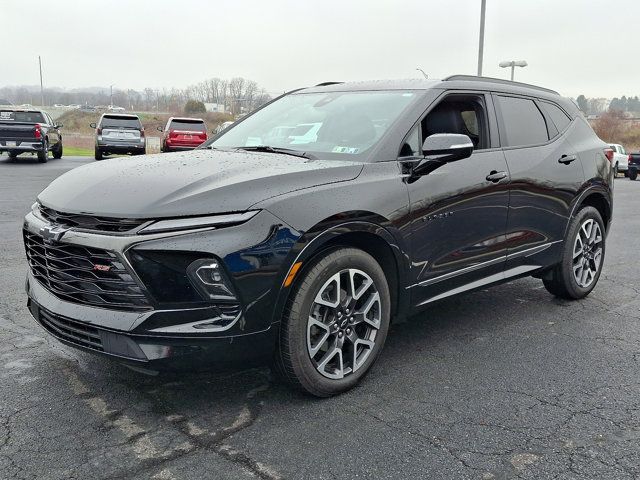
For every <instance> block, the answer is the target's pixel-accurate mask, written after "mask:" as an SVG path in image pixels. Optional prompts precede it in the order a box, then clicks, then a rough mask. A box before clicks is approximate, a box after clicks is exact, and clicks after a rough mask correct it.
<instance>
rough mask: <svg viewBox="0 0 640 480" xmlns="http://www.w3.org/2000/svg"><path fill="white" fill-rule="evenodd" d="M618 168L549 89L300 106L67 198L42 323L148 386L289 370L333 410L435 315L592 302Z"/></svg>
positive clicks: (454, 81) (51, 222)
mask: <svg viewBox="0 0 640 480" xmlns="http://www.w3.org/2000/svg"><path fill="white" fill-rule="evenodd" d="M311 124H313V125H314V126H317V127H318V128H317V132H315V131H314V133H313V135H300V136H295V137H294V138H292V137H291V134H290V132H291V131H292V129H296V128H297V127H298V126H300V125H311ZM317 124H319V125H317ZM612 157H613V154H612V151H611V150H610V149H609V148H608V145H607V144H605V143H603V142H602V141H601V140H600V139H598V137H597V136H596V135H595V133H594V132H593V130H592V129H591V127H590V126H589V124H588V123H587V121H586V119H585V118H584V117H583V115H582V114H581V113H580V112H579V111H578V108H577V107H576V105H575V104H574V103H573V102H572V101H571V100H569V99H566V98H563V97H561V96H560V95H558V94H557V93H556V92H554V91H551V90H548V89H545V88H540V87H534V86H530V85H525V84H519V83H516V82H508V81H502V80H497V79H488V78H481V77H480V78H479V77H467V76H453V77H449V78H447V79H445V80H442V81H436V80H417V81H388V82H383V81H381V82H363V83H329V84H321V85H318V86H316V87H312V88H306V89H300V90H297V91H294V92H291V93H289V94H286V95H284V96H281V97H279V98H277V99H275V100H273V101H272V102H270V103H268V104H267V105H265V106H263V107H262V108H261V109H259V110H257V111H255V112H253V113H252V114H250V115H248V116H246V117H245V118H243V119H242V120H240V121H238V122H237V123H236V124H235V125H234V126H233V128H230V129H228V130H225V131H223V132H222V133H221V134H219V135H218V136H216V137H214V138H212V139H210V140H209V141H208V143H206V144H205V145H203V146H201V147H200V148H199V149H198V150H196V151H195V152H182V153H175V154H173V155H169V156H165V157H160V156H158V155H149V156H146V157H145V158H144V159H142V160H141V161H140V162H130V161H128V160H127V159H115V160H113V161H112V162H108V163H102V164H91V165H87V166H84V167H82V168H77V169H74V170H71V171H69V172H68V173H65V174H64V175H62V176H60V177H59V178H57V179H56V180H54V181H53V183H51V184H50V185H49V186H48V187H47V188H46V189H45V190H44V191H43V192H42V193H41V194H40V195H38V198H37V202H36V203H35V204H34V206H33V209H32V212H30V213H28V214H27V216H26V218H25V222H24V240H25V245H26V251H27V258H28V262H29V265H30V270H29V273H28V277H27V292H28V304H29V308H30V310H31V312H32V314H33V316H34V318H35V319H36V320H37V322H38V323H39V324H40V325H41V326H42V327H43V328H44V329H46V330H47V331H48V332H49V333H50V334H51V335H53V336H55V337H56V338H58V339H59V340H60V341H62V342H63V343H65V344H67V345H71V346H74V347H77V348H80V349H84V350H86V351H89V352H94V353H98V354H101V355H107V356H110V357H112V358H114V359H117V360H118V361H121V362H123V363H126V364H129V365H133V366H135V367H137V368H139V369H140V368H144V369H149V370H162V369H167V368H188V369H202V368H206V367H214V368H222V367H227V366H230V365H233V366H236V367H237V366H240V367H249V366H252V365H255V364H260V363H266V362H273V364H274V365H275V367H276V370H277V371H278V372H279V373H280V375H281V376H282V377H283V378H285V379H286V380H287V381H289V382H290V383H291V384H292V385H294V386H295V387H297V388H300V389H302V390H304V391H306V392H309V393H311V394H313V395H317V396H329V395H334V394H337V393H340V392H343V391H345V390H347V389H349V388H352V387H353V386H354V385H355V384H356V383H357V382H358V381H359V380H360V379H362V378H363V376H364V375H365V374H366V373H367V371H368V370H369V369H370V367H371V366H372V364H373V363H374V361H375V360H376V358H377V357H378V355H379V353H380V351H381V350H382V348H383V345H384V343H385V338H386V336H387V332H388V331H389V325H390V322H391V321H392V320H397V319H401V318H403V317H406V316H408V315H411V314H414V313H417V312H419V311H421V310H422V309H424V308H425V307H427V306H429V305H431V304H432V303H433V302H437V301H439V300H441V299H444V298H448V297H451V296H453V295H457V294H460V293H463V292H469V291H473V290H477V289H482V288H486V287H487V286H489V285H495V284H499V283H502V282H506V281H510V280H513V279H516V278H519V277H524V276H533V277H536V278H539V279H541V281H542V282H543V284H544V286H545V287H546V289H547V290H548V291H549V292H550V293H551V294H553V295H555V296H557V297H560V298H563V299H568V300H574V299H580V298H584V297H585V296H587V295H588V294H589V293H590V292H591V291H592V290H593V288H594V287H595V285H596V283H597V282H598V278H599V277H600V273H601V271H602V266H603V262H604V255H605V245H606V236H607V232H608V229H609V226H610V222H611V215H612V208H613V195H612V193H613V192H612V186H613V166H612V165H611V158H612ZM78 185H81V186H82V188H81V189H78V188H77V186H78ZM559 314H560V312H559ZM415 353H416V355H420V354H421V352H419V351H416V352H415Z"/></svg>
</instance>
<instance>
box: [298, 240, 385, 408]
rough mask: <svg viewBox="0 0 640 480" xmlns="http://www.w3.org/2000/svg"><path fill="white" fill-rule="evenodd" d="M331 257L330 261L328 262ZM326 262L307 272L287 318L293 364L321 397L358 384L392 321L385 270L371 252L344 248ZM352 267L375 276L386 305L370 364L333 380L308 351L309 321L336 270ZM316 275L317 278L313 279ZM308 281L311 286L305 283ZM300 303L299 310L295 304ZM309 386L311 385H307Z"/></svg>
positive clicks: (304, 383) (378, 350)
mask: <svg viewBox="0 0 640 480" xmlns="http://www.w3.org/2000/svg"><path fill="white" fill-rule="evenodd" d="M326 258H330V259H331V261H330V262H329V263H326V262H324V260H325V259H326ZM316 265H322V268H321V269H320V271H317V270H316V269H315V268H313V267H312V268H310V269H309V270H308V271H307V272H306V273H304V272H303V273H304V276H303V278H301V279H300V280H301V282H300V284H299V288H298V289H297V291H296V293H295V294H294V302H293V305H294V308H292V309H291V310H290V311H289V316H288V318H287V321H288V322H290V324H289V329H288V334H289V339H288V340H289V345H290V346H292V347H293V348H292V350H293V351H291V352H290V355H291V360H292V366H293V369H294V371H295V374H296V376H297V377H298V378H299V379H300V381H301V383H302V384H303V386H305V388H306V387H307V386H308V385H312V386H313V388H314V390H317V392H314V393H316V394H319V395H321V396H328V395H334V394H336V393H340V392H343V391H346V390H348V389H350V388H352V387H353V386H355V385H356V384H357V383H358V382H359V381H360V380H361V379H362V378H363V377H364V376H365V375H366V374H367V373H368V371H369V370H370V369H371V366H372V365H373V363H374V362H375V360H376V358H377V357H378V355H379V353H380V351H381V350H382V348H383V346H384V342H385V340H386V337H387V333H388V330H389V320H390V311H391V308H390V307H391V305H390V303H391V302H390V293H389V286H388V283H387V280H386V278H385V275H384V272H383V270H382V268H381V267H380V265H379V264H378V262H376V261H375V260H374V259H373V257H371V256H370V255H368V254H367V253H365V252H363V251H360V250H356V249H343V250H337V251H334V252H333V253H332V254H329V255H327V256H325V257H324V258H323V260H321V261H320V262H319V263H318V264H316ZM348 268H357V269H359V270H362V271H363V272H365V273H366V274H367V275H369V276H370V277H371V279H372V280H373V282H374V284H375V286H376V287H377V289H378V293H379V294H380V300H381V305H382V315H381V325H380V329H379V330H378V333H377V335H376V341H375V346H374V348H373V350H372V352H371V353H370V354H369V357H368V358H367V360H366V363H365V364H364V365H363V366H362V367H360V369H358V371H357V372H356V373H352V374H349V375H348V376H346V377H345V378H343V379H339V380H337V379H330V378H327V377H325V376H323V375H322V374H321V373H320V372H318V370H317V369H316V367H315V366H314V365H313V363H312V361H311V358H310V357H309V353H308V351H307V321H308V317H309V312H310V311H311V307H312V305H313V301H314V299H315V296H316V295H317V293H318V291H319V290H320V288H321V287H322V286H323V285H324V284H325V283H326V282H327V281H328V280H329V279H330V278H331V277H332V276H333V275H335V274H336V273H338V272H339V271H341V270H345V269H348ZM310 275H312V276H313V278H309V276H310ZM307 282H308V287H307V286H306V285H305V284H306V283H307ZM296 305H298V306H299V310H296V308H295V306H296ZM307 389H308V388H307Z"/></svg>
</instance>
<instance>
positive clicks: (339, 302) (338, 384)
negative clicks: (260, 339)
mask: <svg viewBox="0 0 640 480" xmlns="http://www.w3.org/2000/svg"><path fill="white" fill-rule="evenodd" d="M390 311H391V300H390V294H389V286H388V283H387V279H386V278H385V275H384V272H383V270H382V268H381V267H380V265H379V264H378V262H376V261H375V260H374V259H373V257H371V256H370V255H369V254H367V253H365V252H363V251H362V250H358V249H354V248H339V249H337V250H334V251H332V252H330V253H327V254H325V255H324V256H323V257H322V258H320V259H319V260H317V261H316V262H315V263H313V264H311V265H310V266H309V267H308V268H307V269H305V271H304V272H302V274H301V276H300V278H299V279H298V280H297V282H296V284H295V286H294V290H293V292H292V294H291V299H290V300H289V303H288V305H287V308H286V314H285V316H284V318H283V321H282V326H281V330H280V343H279V349H278V352H277V353H276V368H277V369H278V371H279V372H280V374H281V375H282V376H283V377H284V378H285V380H287V381H288V382H289V383H290V384H292V385H293V386H295V387H297V388H299V389H301V390H303V391H305V392H307V393H310V394H312V395H315V396H318V397H329V396H331V395H336V394H339V393H342V392H344V391H346V390H349V389H350V388H352V387H353V386H355V385H356V384H357V383H358V381H360V379H362V377H364V375H365V374H366V373H367V372H368V370H369V369H370V368H371V366H372V365H373V363H374V362H375V359H376V357H377V356H378V354H379V353H380V351H381V350H382V347H383V345H384V342H385V339H386V337H387V331H388V329H389V318H390Z"/></svg>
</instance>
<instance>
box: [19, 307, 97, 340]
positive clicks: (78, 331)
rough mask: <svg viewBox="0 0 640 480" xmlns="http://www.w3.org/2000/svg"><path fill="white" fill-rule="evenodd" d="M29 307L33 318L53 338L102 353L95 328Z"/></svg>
mask: <svg viewBox="0 0 640 480" xmlns="http://www.w3.org/2000/svg"><path fill="white" fill-rule="evenodd" d="M31 306H32V308H31V311H32V312H33V316H34V318H35V319H36V320H37V321H38V323H40V325H42V326H43V327H44V329H45V330H46V331H47V332H49V333H50V334H51V335H53V336H54V337H56V338H59V339H62V340H66V341H67V342H70V343H73V344H74V345H79V346H81V347H85V348H90V349H91V350H97V351H99V352H104V347H103V346H102V339H101V337H100V333H99V331H98V329H97V328H94V327H92V326H90V325H87V324H85V323H81V322H76V321H75V320H71V319H69V318H64V317H61V316H59V315H53V314H51V313H49V312H47V311H46V310H43V309H41V308H38V307H36V306H35V304H33V303H32V304H31Z"/></svg>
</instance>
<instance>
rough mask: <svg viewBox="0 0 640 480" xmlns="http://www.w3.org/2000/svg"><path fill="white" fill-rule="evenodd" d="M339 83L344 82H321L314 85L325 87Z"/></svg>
mask: <svg viewBox="0 0 640 480" xmlns="http://www.w3.org/2000/svg"><path fill="white" fill-rule="evenodd" d="M341 83H344V82H322V83H319V84H317V85H316V87H326V86H328V85H340V84H341Z"/></svg>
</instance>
